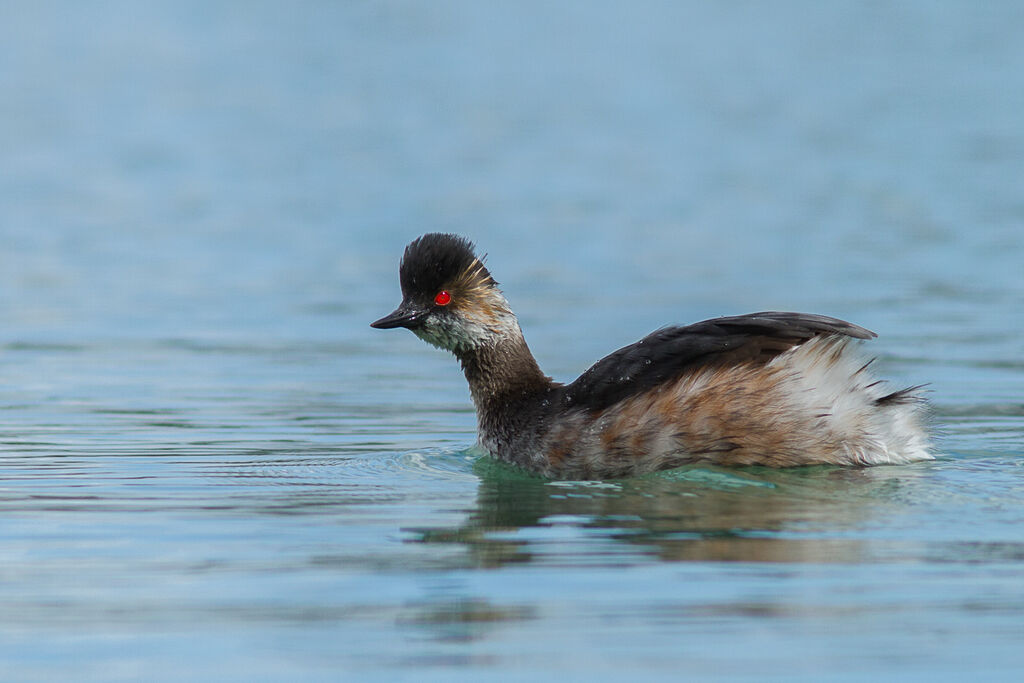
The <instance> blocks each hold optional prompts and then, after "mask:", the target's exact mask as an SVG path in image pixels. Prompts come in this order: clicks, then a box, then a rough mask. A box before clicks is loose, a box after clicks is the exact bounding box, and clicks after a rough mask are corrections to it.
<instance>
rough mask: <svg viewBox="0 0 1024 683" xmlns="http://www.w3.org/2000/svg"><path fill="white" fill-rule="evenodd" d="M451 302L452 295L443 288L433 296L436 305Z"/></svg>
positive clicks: (444, 304) (445, 304)
mask: <svg viewBox="0 0 1024 683" xmlns="http://www.w3.org/2000/svg"><path fill="white" fill-rule="evenodd" d="M451 302H452V295H451V294H449V293H448V292H446V291H445V290H443V289H442V290H441V291H440V292H438V293H437V296H435V297H434V303H435V304H437V305H438V306H447V305H448V304H450V303H451Z"/></svg>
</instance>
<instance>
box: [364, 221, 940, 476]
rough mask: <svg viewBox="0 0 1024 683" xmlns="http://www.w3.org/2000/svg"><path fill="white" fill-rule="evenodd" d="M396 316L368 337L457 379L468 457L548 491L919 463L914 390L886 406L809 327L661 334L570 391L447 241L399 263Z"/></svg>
mask: <svg viewBox="0 0 1024 683" xmlns="http://www.w3.org/2000/svg"><path fill="white" fill-rule="evenodd" d="M399 280H400V284H401V288H402V303H401V304H400V305H399V306H398V308H397V309H396V310H395V311H394V312H393V313H391V314H390V315H388V316H385V317H383V318H381V319H380V320H377V321H376V322H373V323H371V326H372V327H376V328H380V329H388V328H393V327H406V328H408V329H410V330H412V332H413V333H414V334H415V335H416V336H417V337H419V338H420V339H423V340H425V341H427V342H429V343H431V344H433V345H434V346H437V347H440V348H442V349H447V350H448V351H451V352H452V353H453V354H454V355H455V356H456V358H458V359H459V361H460V363H461V364H462V369H463V371H464V372H465V375H466V379H467V380H468V381H469V390H470V394H471V396H472V398H473V403H474V405H475V406H476V415H477V427H478V437H479V442H480V445H481V446H482V447H483V448H484V449H485V450H486V451H487V452H488V453H489V454H490V455H492V456H493V457H496V458H498V459H501V460H504V461H506V462H510V463H513V464H515V465H519V466H521V467H523V468H525V469H527V470H530V471H531V472H534V473H537V474H541V475H544V476H547V477H554V478H562V479H603V478H615V477H627V476H633V475H638V474H643V473H646V472H652V471H655V470H661V469H667V468H671V467H678V466H680V465H685V464H689V463H708V464H714V465H725V466H741V465H767V466H771V467H793V466H800V465H818V464H830V465H852V466H859V465H883V464H901V463H909V462H912V461H915V460H928V459H931V457H932V456H931V455H930V454H929V453H928V444H927V437H926V435H925V431H924V428H923V426H922V424H923V421H924V416H923V412H924V401H923V399H922V398H921V397H920V396H919V394H918V392H917V390H918V387H911V388H908V389H901V390H898V391H890V390H888V389H886V388H884V386H883V384H882V383H881V382H880V381H878V380H876V379H875V378H874V377H873V376H872V375H871V373H870V372H869V370H868V366H869V365H870V364H871V363H870V361H868V362H864V359H863V358H860V357H859V356H858V354H857V353H856V352H855V351H854V349H853V348H852V347H851V340H854V339H870V338H872V337H875V336H876V335H875V334H874V333H873V332H871V331H869V330H866V329H864V328H863V327H859V326H857V325H853V324H851V323H848V322H844V321H842V320H837V319H836V318H829V317H826V316H822V315H810V314H803V313H779V312H765V313H752V314H749V315H739V316H733V317H725V318H715V319H713V320H706V321H704V322H699V323H696V324H693V325H687V326H685V327H665V328H662V329H660V330H657V331H655V332H652V333H651V334H649V335H648V336H646V337H644V338H643V339H641V340H640V341H638V342H636V343H634V344H630V345H629V346H626V347H624V348H621V349H619V350H618V351H615V352H614V353H612V354H611V355H609V356H607V357H605V358H603V359H602V360H600V361H598V362H597V363H596V364H595V365H594V366H593V367H591V368H590V369H589V370H587V371H586V372H584V373H583V374H582V375H581V376H580V377H579V378H578V379H577V380H576V381H574V382H572V383H571V384H565V385H563V384H560V383H558V382H554V381H552V379H551V378H550V377H547V376H545V375H544V374H543V373H542V372H541V370H540V367H538V365H537V361H536V360H535V359H534V357H533V354H532V353H531V352H530V349H529V347H528V346H527V345H526V340H525V339H524V338H523V333H522V330H520V328H519V322H518V321H517V320H516V317H515V315H514V314H513V313H512V310H511V309H510V308H509V304H508V302H507V301H506V300H505V297H504V295H503V294H502V293H501V290H499V289H498V283H497V282H496V281H495V280H494V279H493V278H492V277H491V274H490V273H489V272H488V270H487V268H486V267H485V266H484V264H483V262H482V261H481V260H480V259H479V258H477V256H476V254H475V253H474V247H473V244H472V243H471V242H469V241H468V240H466V239H465V238H462V237H459V236H457V235H448V234H439V233H431V234H427V235H423V236H422V237H419V238H418V239H416V240H414V241H413V242H411V243H410V244H409V246H407V247H406V248H405V254H404V255H403V257H402V261H401V265H400V266H399Z"/></svg>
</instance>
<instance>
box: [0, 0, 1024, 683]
mask: <svg viewBox="0 0 1024 683" xmlns="http://www.w3.org/2000/svg"><path fill="white" fill-rule="evenodd" d="M0 15H2V18H0V93H2V97H0V159H2V163H0V238H2V243H0V553H2V554H0V615H2V616H0V677H2V678H3V679H4V680H44V679H63V680H182V679H185V678H190V679H203V680H239V681H242V680H244V681H254V680H311V679H312V680H337V679H349V680H359V681H367V680H388V681H391V680H416V681H420V680H438V681H441V680H443V681H449V680H453V679H455V680H467V681H477V680H487V679H491V680H530V681H535V680H552V679H554V680H583V679H587V680H622V679H623V678H627V677H633V678H641V679H645V680H646V679H651V678H659V677H661V678H671V679H673V680H676V679H680V678H682V679H688V680H716V679H720V680H806V681H818V680H822V679H823V678H829V679H843V680H859V679H867V678H882V679H894V678H898V679H902V680H920V681H933V680H942V679H945V680H963V679H965V678H968V679H970V680H1013V679H1018V678H1019V677H1020V676H1021V675H1022V673H1024V647H1022V643H1024V458H1022V455H1024V267H1022V265H1021V264H1022V263H1024V125H1022V123H1021V122H1022V120H1024V119H1022V112H1024V40H1021V36H1022V35H1024V12H1022V10H1021V8H1020V6H1019V5H1018V4H1017V3H1010V2H1007V3H1000V2H987V3H973V2H930V1H928V2H926V1H923V0H922V1H921V2H901V3H862V2H830V3H818V2H781V3H759V2H731V3H695V2H694V3H691V2H681V3H676V2H665V3H654V2H652V3H648V2H643V3H601V2H565V3H558V4H555V5H552V4H551V3H540V2H537V3H533V2H526V3H503V4H502V5H500V6H499V5H498V4H497V3H474V2H432V3H411V2H390V1H388V2H347V3H329V2H323V3H318V2H306V3H297V4H292V3H255V2H219V3H209V2H180V1H179V2H152V3H113V2H111V3H100V2H97V3H73V2H45V3H43V2H41V3H7V4H5V5H4V6H3V8H2V9H0ZM428 230H449V231H455V232H459V233H463V234H466V235H468V236H470V237H471V238H473V239H474V240H476V241H477V243H478V244H479V245H480V248H481V250H482V251H486V252H489V254H490V257H489V260H488V263H489V265H490V267H491V269H492V271H493V273H494V274H495V276H496V277H497V279H498V280H500V281H501V282H502V285H503V288H504V290H505V292H506V294H507V296H508V298H509V299H510V301H511V302H512V304H513V306H514V307H515V309H516V310H517V312H518V313H519V314H520V318H521V322H522V325H523V327H524V330H525V332H526V335H527V338H528V340H529V341H530V343H531V345H532V347H533V349H534V351H535V354H536V355H537V357H538V359H539V361H540V362H541V365H542V367H543V368H544V369H545V371H546V372H548V373H550V374H552V375H553V376H555V377H556V378H558V379H561V380H569V379H572V378H573V377H575V376H576V374H578V373H579V372H581V371H582V370H583V369H585V368H586V367H587V366H588V365H589V364H590V363H592V362H593V361H594V360H596V359H597V358H599V357H600V356H602V355H603V354H605V353H607V352H609V351H611V350H613V349H615V348H617V347H619V346H621V345H623V344H626V343H629V342H631V341H633V340H635V339H637V338H638V337H640V336H642V335H643V334H645V333H647V332H649V331H650V330H652V329H654V328H656V327H659V326H661V325H663V324H666V323H670V322H676V323H682V322H690V321H695V320H699V319H702V318H705V317H710V316H715V315H722V314H735V313H742V312H748V311H754V310H764V309H784V310H786V309H788V310H804V311H812V312H818V313H826V314H831V315H836V316H839V317H843V318H846V319H850V320H852V321H854V322H857V323H859V324H862V325H865V326H867V327H869V328H872V329H874V330H876V331H877V332H879V334H880V338H879V339H878V340H876V341H873V342H871V344H870V347H869V348H870V351H871V352H872V353H874V354H877V355H878V357H879V367H880V369H881V371H882V372H883V374H885V375H886V376H888V377H891V378H892V379H893V380H894V381H896V382H898V383H900V384H918V383H929V392H930V393H929V396H930V398H931V401H932V404H933V408H934V410H933V412H934V423H935V431H936V439H937V440H936V443H937V450H938V452H939V453H940V455H941V457H940V458H939V459H938V460H936V461H934V462H931V463H922V464H917V465H912V466H906V467H880V468H874V469H868V470H840V469H834V468H810V469H807V470H801V471H767V470H744V471H736V472H729V471H724V470H713V469H701V468H691V469H683V470H678V471H673V472H668V473H661V474H658V475H654V476H649V477H644V478H640V479H636V480H629V481H616V482H598V483H593V482H591V483H579V482H548V481H543V480H539V479H534V478H531V477H527V476H524V475H522V474H520V473H518V472H516V471H515V470H511V469H509V468H507V467H504V466H501V465H497V464H494V463H491V462H489V461H487V460H486V459H482V458H481V457H480V455H479V453H477V452H476V451H474V450H473V449H472V445H473V441H474V427H475V419H474V415H473V412H472V408H471V404H470V401H469V397H468V392H467V390H466V387H465V382H464V380H463V379H462V377H461V375H460V372H459V370H458V366H457V364H456V363H455V362H454V361H453V360H452V359H451V358H449V357H447V356H446V355H445V354H443V353H441V352H439V351H437V350H435V349H432V348H430V347H428V346H427V345H425V344H423V343H422V342H420V341H418V340H417V339H415V338H414V337H413V336H412V335H410V334H408V333H407V332H404V331H392V332H380V331H377V330H371V329H369V327H368V323H369V321H371V320H373V319H375V318H377V317H379V316H381V315H383V314H384V313H387V312H388V311H390V310H391V309H392V307H393V306H394V305H395V304H396V303H397V302H398V298H399V292H398V283H397V277H396V271H397V262H398V257H399V255H400V253H401V249H402V248H403V246H404V245H405V243H406V242H407V241H408V240H410V239H411V238H413V237H415V236H416V235H418V234H420V233H422V232H425V231H428Z"/></svg>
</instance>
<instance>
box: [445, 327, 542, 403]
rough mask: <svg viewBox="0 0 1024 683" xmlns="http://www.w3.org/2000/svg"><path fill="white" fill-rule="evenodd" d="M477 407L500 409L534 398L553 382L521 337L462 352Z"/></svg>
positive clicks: (460, 359)
mask: <svg viewBox="0 0 1024 683" xmlns="http://www.w3.org/2000/svg"><path fill="white" fill-rule="evenodd" d="M459 361H460V362H461V363H462V370H463V372H465V373H466V380H467V381H468V382H469V391H470V393H471V394H472V396H473V402H474V403H475V404H476V406H477V409H478V410H498V409H501V408H503V407H506V408H507V407H512V406H515V405H518V404H520V403H521V402H522V401H524V400H531V399H534V398H535V397H537V396H538V395H539V394H543V393H544V392H546V391H548V390H549V389H550V388H551V387H552V386H553V383H552V381H551V378H550V377H547V376H545V375H544V373H543V372H541V371H540V367H539V366H538V365H537V361H536V359H535V358H534V357H533V354H532V353H530V348H529V347H528V346H527V345H526V340H525V339H523V338H522V337H521V336H520V337H518V338H516V339H509V340H505V341H502V342H499V343H498V344H496V345H494V346H485V347H482V348H478V349H473V350H472V351H468V352H465V353H460V354H459Z"/></svg>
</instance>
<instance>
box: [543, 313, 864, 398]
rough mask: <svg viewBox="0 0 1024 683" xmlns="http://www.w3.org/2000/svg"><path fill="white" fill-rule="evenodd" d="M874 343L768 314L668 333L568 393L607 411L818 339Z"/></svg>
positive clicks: (832, 327)
mask: <svg viewBox="0 0 1024 683" xmlns="http://www.w3.org/2000/svg"><path fill="white" fill-rule="evenodd" d="M833 334H836V335H842V336H847V337H854V338H856V339H871V338H872V337H874V336H875V333H874V332H871V331H870V330H866V329H864V328H863V327H859V326H857V325H853V324H852V323H848V322H845V321H842V320H838V319H836V318H829V317H828V316H824V315H811V314H806V313H779V312H775V311H768V312H764V313H750V314H748V315H737V316H732V317H727V318H714V319H712V320H705V321H704V322H699V323H695V324H693V325H687V326H685V327H665V328H662V329H660V330H657V331H655V332H652V333H651V334H649V335H647V336H646V337H644V338H643V339H641V340H640V341H638V342H636V343H635V344H630V345H629V346H626V347H623V348H621V349H619V350H618V351H615V352H614V353H612V354H611V355H609V356H606V357H604V358H602V359H601V360H599V361H598V362H597V363H595V364H594V365H593V367H591V368H590V369H589V370H587V371H586V372H584V373H583V374H582V375H580V376H579V378H578V379H577V380H576V381H575V382H573V383H572V384H569V385H568V386H566V387H565V390H564V394H563V395H564V397H565V399H564V400H565V402H566V404H567V405H572V406H578V407H582V408H586V409H589V410H601V409H603V408H607V407H608V406H610V405H612V404H614V403H618V402H619V401H621V400H623V399H625V398H628V397H630V396H633V395H634V394H639V393H641V392H643V391H647V390H648V389H652V388H654V387H656V386H658V385H660V384H661V383H663V382H667V381H670V380H673V379H675V378H677V377H679V376H680V375H682V374H683V373H684V372H687V371H691V370H693V369H695V368H701V367H712V366H722V365H738V364H740V363H767V362H768V361H769V360H771V359H772V358H774V357H775V356H777V355H779V354H780V353H782V352H783V351H786V350H788V349H791V348H793V347H794V346H799V345H800V344H803V343H804V342H806V341H807V340H809V339H811V338H812V337H817V336H821V335H833Z"/></svg>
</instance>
